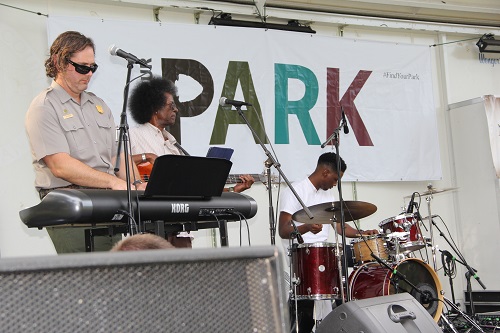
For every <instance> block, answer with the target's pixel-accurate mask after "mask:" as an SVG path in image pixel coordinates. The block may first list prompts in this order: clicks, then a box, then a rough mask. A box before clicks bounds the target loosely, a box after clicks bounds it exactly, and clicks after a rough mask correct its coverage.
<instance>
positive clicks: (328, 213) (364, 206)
mask: <svg viewBox="0 0 500 333" xmlns="http://www.w3.org/2000/svg"><path fill="white" fill-rule="evenodd" d="M308 208H309V210H310V211H311V213H312V214H313V216H314V217H313V218H312V219H310V218H309V216H307V214H306V212H305V210H303V209H301V210H299V211H298V212H295V214H293V216H292V218H293V220H294V221H298V222H302V223H306V224H330V223H332V220H333V219H334V218H335V219H336V221H337V222H340V201H335V202H326V203H322V204H319V205H314V206H311V207H308ZM376 211H377V206H375V205H374V204H371V203H368V202H363V201H344V219H345V221H346V222H348V221H353V220H358V219H362V218H363V217H367V216H369V215H372V214H373V213H375V212H376Z"/></svg>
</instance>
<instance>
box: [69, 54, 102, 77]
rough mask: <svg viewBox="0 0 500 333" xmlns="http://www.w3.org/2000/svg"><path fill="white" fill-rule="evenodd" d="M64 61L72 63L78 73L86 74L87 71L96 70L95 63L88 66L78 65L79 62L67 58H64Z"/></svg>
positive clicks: (93, 71)
mask: <svg viewBox="0 0 500 333" xmlns="http://www.w3.org/2000/svg"><path fill="white" fill-rule="evenodd" d="M66 61H67V62H68V63H70V64H72V65H73V66H74V67H75V71H76V72H77V73H80V74H87V73H88V72H92V73H95V71H96V70H97V67H98V66H97V64H93V65H90V66H85V65H80V64H77V63H76V62H73V61H71V60H69V59H68V58H66Z"/></svg>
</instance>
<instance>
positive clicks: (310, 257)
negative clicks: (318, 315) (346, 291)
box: [292, 242, 342, 299]
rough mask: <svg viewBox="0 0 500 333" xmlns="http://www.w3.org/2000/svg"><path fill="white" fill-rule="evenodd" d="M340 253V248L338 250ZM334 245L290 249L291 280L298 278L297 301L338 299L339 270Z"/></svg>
mask: <svg viewBox="0 0 500 333" xmlns="http://www.w3.org/2000/svg"><path fill="white" fill-rule="evenodd" d="M340 249H341V251H342V248H340ZM335 253H336V249H335V244H333V243H323V242H318V243H304V244H299V245H298V246H297V247H294V248H293V249H292V278H294V277H295V278H298V279H299V283H298V285H297V291H296V298H297V299H334V298H338V297H339V285H340V284H339V281H340V280H339V270H338V265H337V256H336V254H335Z"/></svg>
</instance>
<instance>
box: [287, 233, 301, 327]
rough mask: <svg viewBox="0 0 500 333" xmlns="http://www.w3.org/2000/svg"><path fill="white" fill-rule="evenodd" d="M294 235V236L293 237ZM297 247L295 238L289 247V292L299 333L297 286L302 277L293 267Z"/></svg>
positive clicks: (291, 240) (291, 239)
mask: <svg viewBox="0 0 500 333" xmlns="http://www.w3.org/2000/svg"><path fill="white" fill-rule="evenodd" d="M293 236H294V235H292V237H293ZM296 247H297V244H296V243H293V238H290V245H289V247H288V256H289V257H290V265H289V267H288V269H289V277H290V281H289V282H290V291H289V292H288V294H289V295H288V298H289V300H293V303H294V307H295V331H296V333H299V315H298V311H297V308H298V299H297V286H298V285H299V284H300V277H298V276H296V275H295V272H293V270H292V265H293V253H294V249H295V248H296ZM292 273H293V275H292Z"/></svg>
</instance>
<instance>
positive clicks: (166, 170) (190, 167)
mask: <svg viewBox="0 0 500 333" xmlns="http://www.w3.org/2000/svg"><path fill="white" fill-rule="evenodd" d="M232 165H233V163H232V162H231V161H229V160H227V159H224V158H213V157H198V156H186V155H163V156H159V157H158V158H157V159H156V160H155V163H154V164H153V169H152V170H151V175H150V177H149V180H148V184H147V186H146V190H145V191H144V196H145V197H171V198H176V199H179V198H186V199H193V198H200V199H208V198H211V197H220V196H221V194H222V192H223V191H224V185H225V184H226V180H227V177H228V176H229V171H230V170H231V166H232ZM214 226H215V225H214ZM216 226H217V227H218V228H219V233H220V239H221V246H228V245H229V244H228V239H227V221H225V220H220V221H217V222H216ZM156 228H157V230H155V233H156V234H157V235H164V234H165V232H166V230H165V225H164V224H163V223H157V224H156Z"/></svg>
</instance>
